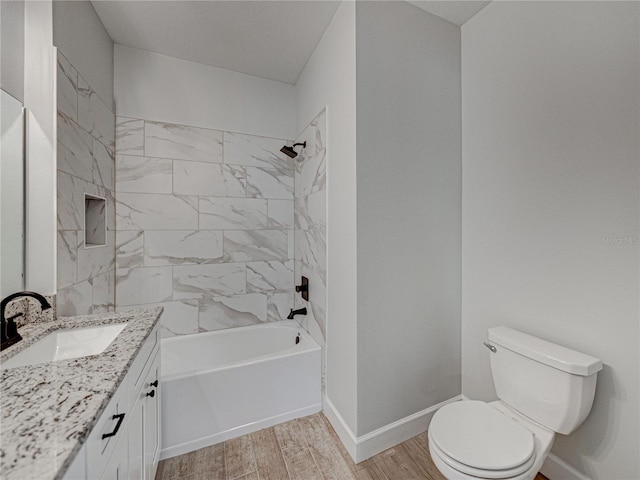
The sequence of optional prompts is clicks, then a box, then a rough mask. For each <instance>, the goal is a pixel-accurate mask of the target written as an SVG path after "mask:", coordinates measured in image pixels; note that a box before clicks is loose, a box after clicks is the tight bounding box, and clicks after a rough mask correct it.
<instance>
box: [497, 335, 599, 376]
mask: <svg viewBox="0 0 640 480" xmlns="http://www.w3.org/2000/svg"><path fill="white" fill-rule="evenodd" d="M489 341H491V342H493V343H495V344H496V345H500V346H501V347H504V348H506V349H509V350H511V351H513V352H516V353H519V354H520V355H524V356H525V357H528V358H531V359H532V360H536V361H538V362H541V363H544V364H546V365H549V366H550V367H554V368H557V369H559V370H563V371H565V372H568V373H571V374H573V375H582V376H589V375H592V374H594V373H596V372H599V371H600V370H602V361H601V360H600V359H598V358H596V357H592V356H591V355H587V354H585V353H581V352H578V351H576V350H572V349H570V348H567V347H563V346H562V345H558V344H555V343H551V342H547V341H546V340H542V339H541V338H538V337H534V336H532V335H527V334H526V333H522V332H519V331H517V330H514V329H512V328H509V327H492V328H490V329H489Z"/></svg>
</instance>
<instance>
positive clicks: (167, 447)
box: [160, 320, 321, 459]
mask: <svg viewBox="0 0 640 480" xmlns="http://www.w3.org/2000/svg"><path fill="white" fill-rule="evenodd" d="M297 337H299V342H298V343H297V344H296V338H297ZM160 391H161V392H162V452H161V455H160V458H161V459H164V458H169V457H174V456H176V455H181V454H183V453H187V452H190V451H193V450H196V449H198V448H202V447H206V446H209V445H214V444H216V443H219V442H222V441H225V440H229V439H230V438H234V437H237V436H240V435H244V434H247V433H250V432H254V431H257V430H260V429H262V428H266V427H270V426H272V425H275V424H277V423H281V422H285V421H287V420H292V419H294V418H298V417H302V416H305V415H311V414H312V413H316V412H319V411H320V410H321V395H320V347H319V346H318V344H317V343H316V342H315V341H314V340H313V339H312V338H311V337H310V336H309V335H308V334H307V333H306V332H305V331H304V330H303V329H301V328H300V326H299V325H298V324H297V323H296V322H295V321H292V320H284V321H279V322H271V323H266V324H262V325H252V326H248V327H239V328H232V329H228V330H219V331H216V332H209V333H201V334H198V335H184V336H180V337H173V338H166V339H163V340H162V385H161V388H160Z"/></svg>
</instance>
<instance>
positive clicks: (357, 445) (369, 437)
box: [324, 396, 461, 463]
mask: <svg viewBox="0 0 640 480" xmlns="http://www.w3.org/2000/svg"><path fill="white" fill-rule="evenodd" d="M460 399H461V397H460V396H456V397H454V398H450V399H449V400H446V401H444V402H442V403H439V404H437V405H434V406H432V407H429V408H426V409H424V410H422V411H420V412H417V413H414V414H413V415H409V416H408V417H405V418H403V419H401V420H398V421H397V422H393V423H390V424H389V425H385V426H384V427H381V428H378V429H377V430H374V431H373V432H370V433H367V434H366V435H362V436H360V437H356V436H355V435H354V434H353V432H352V431H351V429H350V428H349V427H348V426H347V424H346V422H345V421H344V419H343V418H342V417H341V416H340V414H339V413H338V411H337V410H336V408H335V406H334V405H333V404H332V403H331V400H329V399H328V398H327V399H325V406H326V410H325V412H324V413H325V415H326V417H327V419H329V422H330V423H331V425H332V426H333V428H334V430H335V431H336V433H337V434H338V437H339V438H340V440H341V441H342V443H343V444H344V446H345V447H346V449H347V451H348V452H349V455H351V458H352V459H353V461H354V462H355V463H359V462H362V461H363V460H366V459H367V458H370V457H373V456H374V455H376V454H378V453H380V452H383V451H384V450H386V449H388V448H391V447H393V446H395V445H398V444H399V443H402V442H404V441H405V440H409V439H410V438H412V437H415V436H416V435H419V434H421V433H423V432H425V431H426V430H427V428H429V423H430V422H431V418H432V417H433V414H434V413H435V412H436V411H437V410H438V409H439V408H440V407H442V406H444V405H446V404H448V403H451V402H456V401H458V400H460Z"/></svg>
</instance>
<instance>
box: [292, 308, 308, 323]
mask: <svg viewBox="0 0 640 480" xmlns="http://www.w3.org/2000/svg"><path fill="white" fill-rule="evenodd" d="M306 314H307V307H304V308H300V309H298V310H294V309H293V308H292V309H291V311H290V312H289V315H287V320H292V319H293V317H295V316H296V315H306Z"/></svg>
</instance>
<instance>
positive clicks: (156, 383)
mask: <svg viewBox="0 0 640 480" xmlns="http://www.w3.org/2000/svg"><path fill="white" fill-rule="evenodd" d="M149 386H150V387H157V386H158V380H156V381H155V382H151V383H150V384H149Z"/></svg>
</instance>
